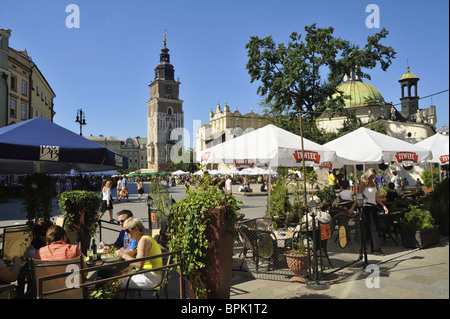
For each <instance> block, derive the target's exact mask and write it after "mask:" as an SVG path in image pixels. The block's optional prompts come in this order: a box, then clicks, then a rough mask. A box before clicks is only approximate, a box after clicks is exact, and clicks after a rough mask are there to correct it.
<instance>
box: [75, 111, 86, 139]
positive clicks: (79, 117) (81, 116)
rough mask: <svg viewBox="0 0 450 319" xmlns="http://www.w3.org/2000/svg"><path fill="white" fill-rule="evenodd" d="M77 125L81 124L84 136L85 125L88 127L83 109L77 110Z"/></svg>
mask: <svg viewBox="0 0 450 319" xmlns="http://www.w3.org/2000/svg"><path fill="white" fill-rule="evenodd" d="M75 122H76V123H80V136H83V130H82V128H83V125H86V116H85V114H84V112H83V110H82V109H78V110H77V119H76V120H75Z"/></svg>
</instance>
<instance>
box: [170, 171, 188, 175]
mask: <svg viewBox="0 0 450 319" xmlns="http://www.w3.org/2000/svg"><path fill="white" fill-rule="evenodd" d="M185 174H189V172H185V171H182V170H178V171H175V172H173V173H172V175H185Z"/></svg>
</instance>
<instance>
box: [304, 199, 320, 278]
mask: <svg viewBox="0 0 450 319" xmlns="http://www.w3.org/2000/svg"><path fill="white" fill-rule="evenodd" d="M307 206H308V210H309V215H311V217H312V235H313V256H314V279H315V280H316V281H317V280H318V278H319V277H318V271H319V269H318V264H317V243H318V240H319V239H317V232H316V216H317V209H318V207H319V205H317V202H316V201H315V200H314V199H312V200H311V201H309V203H308V205H307ZM307 215H308V214H307ZM306 225H308V221H306ZM309 260H311V259H309Z"/></svg>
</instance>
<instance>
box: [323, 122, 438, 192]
mask: <svg viewBox="0 0 450 319" xmlns="http://www.w3.org/2000/svg"><path fill="white" fill-rule="evenodd" d="M324 146H326V147H328V148H330V149H332V150H335V151H336V155H337V158H338V159H339V161H340V162H341V163H340V164H353V167H354V170H355V176H356V164H364V170H365V164H379V163H389V162H397V163H399V164H407V165H410V164H419V163H420V162H421V161H423V160H425V159H428V158H429V157H430V156H431V152H430V151H427V150H426V149H424V148H422V147H419V146H416V145H414V144H410V143H408V142H405V141H402V140H399V139H397V138H395V137H392V136H387V135H384V134H381V133H378V132H375V131H372V130H369V129H367V128H365V127H360V128H359V129H357V130H355V131H353V132H350V133H347V134H345V135H344V136H341V137H339V138H337V139H335V140H333V141H331V142H328V143H326V144H325V145H324ZM339 166H340V165H339ZM356 185H357V184H356Z"/></svg>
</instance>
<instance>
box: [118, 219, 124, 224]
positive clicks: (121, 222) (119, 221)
mask: <svg viewBox="0 0 450 319" xmlns="http://www.w3.org/2000/svg"><path fill="white" fill-rule="evenodd" d="M123 223H125V219H122V220H118V221H117V224H119V225H120V224H123Z"/></svg>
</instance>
